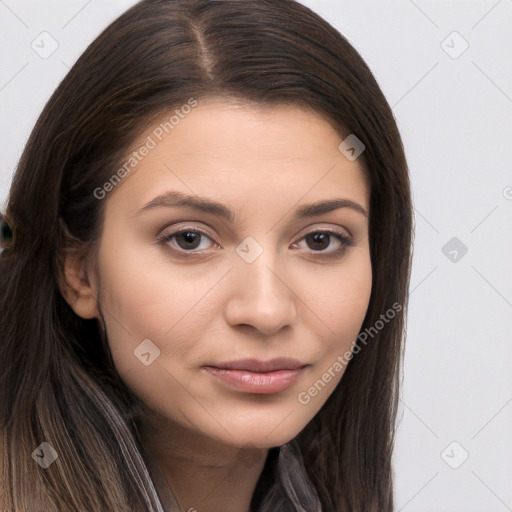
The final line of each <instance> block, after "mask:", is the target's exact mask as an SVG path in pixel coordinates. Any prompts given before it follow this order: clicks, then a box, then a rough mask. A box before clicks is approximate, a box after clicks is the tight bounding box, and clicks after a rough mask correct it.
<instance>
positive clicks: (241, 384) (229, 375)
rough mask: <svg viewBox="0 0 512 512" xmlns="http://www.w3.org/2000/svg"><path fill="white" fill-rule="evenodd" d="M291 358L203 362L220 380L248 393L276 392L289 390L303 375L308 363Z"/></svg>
mask: <svg viewBox="0 0 512 512" xmlns="http://www.w3.org/2000/svg"><path fill="white" fill-rule="evenodd" d="M309 366H311V365H309V364H304V363H301V362H300V361H298V360H296V359H292V358H277V359H272V360H270V361H259V360H256V359H240V360H238V361H230V362H226V363H216V364H215V365H207V366H204V367H203V368H204V370H206V372H207V373H208V374H210V375H211V376H212V377H214V378H215V379H216V380H217V381H218V382H219V383H221V384H223V385H225V386H227V387H229V388H231V389H233V388H234V389H236V390H239V391H243V392H245V393H256V394H274V393H280V392H282V391H286V390H287V389H289V388H290V387H292V386H293V385H294V384H296V383H297V381H298V380H299V379H300V377H301V376H302V374H303V373H304V371H305V370H306V368H307V367H309Z"/></svg>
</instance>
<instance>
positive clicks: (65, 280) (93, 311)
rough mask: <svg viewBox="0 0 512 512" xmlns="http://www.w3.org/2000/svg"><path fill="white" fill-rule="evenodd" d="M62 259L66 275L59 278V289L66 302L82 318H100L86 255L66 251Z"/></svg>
mask: <svg viewBox="0 0 512 512" xmlns="http://www.w3.org/2000/svg"><path fill="white" fill-rule="evenodd" d="M61 261H62V270H63V272H64V275H63V276H61V277H60V278H59V289H60V291H61V293H62V295H63V297H64V298H65V299H66V302H67V303H68V304H69V305H70V306H71V308H72V309H73V311H74V312H75V313H76V314H77V315H78V316H79V317H81V318H85V319H92V318H100V313H99V310H98V303H97V298H96V297H97V291H96V287H95V286H94V282H92V280H91V279H90V277H91V274H90V272H89V271H88V264H87V263H88V262H87V260H86V258H85V256H84V255H83V254H80V253H78V252H76V251H65V252H64V254H63V257H62V260H61Z"/></svg>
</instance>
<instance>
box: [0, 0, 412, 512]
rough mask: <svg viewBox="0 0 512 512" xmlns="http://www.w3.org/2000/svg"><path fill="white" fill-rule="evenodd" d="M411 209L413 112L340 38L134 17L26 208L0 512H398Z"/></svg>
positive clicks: (67, 103)
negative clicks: (397, 107)
mask: <svg viewBox="0 0 512 512" xmlns="http://www.w3.org/2000/svg"><path fill="white" fill-rule="evenodd" d="M411 209H412V208H411V197H410V188H409V180H408V172H407V164H406V160H405V156H404V150H403V146H402V142H401V138H400V135H399V132H398V129H397V126H396V123H395V121H394V118H393V114H392V111H391V109H390V107H389V105H388V103H387V101H386V99H385V98H384V96H383V94H382V92H381V91H380V89H379V87H378V85H377V83H376V81H375V79H374V77H373V75H372V74H371V72H370V70H369V69H368V67H367V66H366V64H365V63H364V61H363V60H362V58H361V57H360V55H359V54H358V53H357V51H356V50H355V49H354V48H353V47H352V46H351V45H350V44H349V43H348V42H347V40H346V39H345V38H344V37H343V36H341V35H340V34H339V33H338V32H337V31H336V30H335V29H334V28H333V27H331V26H330V25H329V24H328V23H327V22H325V21H324V20H322V19H321V18H320V17H319V16H317V15H316V14H314V13H313V12H311V11H310V10H309V9H307V8H306V7H304V6H302V5H301V4H298V3H296V2H294V1H292V0H277V1H276V0H255V1H253V2H250V3H248V2H245V1H243V0H144V1H142V2H140V3H138V4H136V5H135V6H134V7H132V8H131V9H129V10H128V11H127V12H126V13H124V14H123V15H122V16H121V17H119V18H118V19H117V20H116V21H114V22H113V23H112V24H111V25H110V26H109V27H108V28H107V29H106V30H105V31H104V32H103V33H102V34H101V35H100V36H99V37H98V38H97V39H96V40H95V41H94V42H93V43H92V44H91V45H90V47H89V48H88V49H87V50H86V51H85V53H84V54H83V55H82V56H81V57H80V59H79V60H78V61H77V63H76V64H75V66H74V67H73V68H72V70H71V71H70V72H69V74H68V75H67V77H66V78H65V79H64V80H63V82H62V83H61V84H60V86H59V87H58V89H57V91H56V92H55V93H54V95H53V96H52V98H51V99H50V101H49V102H48V104H47V105H46V107H45V109H44V111H43V113H42V115H41V116H40V118H39V120H38V122H37V124H36V126H35V129H34V131H33V133H32V135H31V137H30V140H29V141H28V143H27V146H26V148H25V151H24V153H23V155H22V158H21V160H20V162H19V165H18V168H17V170H16V173H15V176H14V180H13V183H12V186H11V190H10V194H9V198H8V202H7V207H6V211H5V214H4V217H3V223H4V226H3V229H2V233H3V242H2V243H3V247H4V250H3V252H2V253H1V255H0V290H1V291H0V301H1V309H2V315H1V318H0V333H1V334H0V336H1V338H0V341H1V343H0V357H1V362H2V364H1V368H2V369H1V373H0V379H1V382H0V384H1V385H0V389H1V391H0V404H1V408H0V410H1V412H2V418H1V419H2V421H1V427H0V429H1V432H2V436H1V441H2V450H1V452H0V453H1V461H0V462H1V464H0V467H1V471H2V486H3V487H2V493H1V494H0V496H1V498H0V499H1V502H0V505H1V507H0V508H1V509H2V510H13V511H16V512H29V511H30V512H34V511H35V510H41V511H43V510H44V511H45V512H48V511H55V512H56V511H84V510H90V511H92V510H94V511H96V510H114V511H119V512H121V511H122V512H127V511H148V510H149V511H163V510H166V511H170V510H173V511H174V510H189V511H193V510H197V511H199V512H203V511H204V512H211V511H218V510H223V511H234V512H246V511H276V510H279V511H308V512H309V511H324V512H328V511H340V512H341V511H363V510H364V511H378V512H382V511H391V510H392V509H393V486H392V468H391V454H392V446H393V435H394V422H395V416H396V406H397V400H398V383H399V369H400V361H401V354H402V352H401V351H402V342H403V337H404V324H405V311H406V306H407V304H406V302H407V287H408V283H409V272H410V258H411V254H410V253H411V238H412V212H411ZM197 242H199V243H198V244H197Z"/></svg>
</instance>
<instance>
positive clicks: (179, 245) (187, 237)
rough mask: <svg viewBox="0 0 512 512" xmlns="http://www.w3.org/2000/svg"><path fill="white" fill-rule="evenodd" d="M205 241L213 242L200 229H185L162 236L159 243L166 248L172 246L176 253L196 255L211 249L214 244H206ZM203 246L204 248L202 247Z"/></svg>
mask: <svg viewBox="0 0 512 512" xmlns="http://www.w3.org/2000/svg"><path fill="white" fill-rule="evenodd" d="M205 240H210V242H212V239H211V238H210V237H209V236H208V235H207V234H206V233H203V232H202V231H200V230H198V229H190V228H185V229H180V230H178V231H175V232H174V233H170V234H168V235H164V236H162V237H161V238H160V239H159V240H158V243H159V244H161V245H164V246H171V247H172V248H173V249H175V250H176V252H181V253H186V252H190V253H194V252H200V251H201V250H205V249H209V248H210V246H211V245H212V244H211V243H210V244H208V243H206V244H205V243H204V241H205ZM201 244H202V245H203V247H201Z"/></svg>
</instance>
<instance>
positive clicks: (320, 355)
mask: <svg viewBox="0 0 512 512" xmlns="http://www.w3.org/2000/svg"><path fill="white" fill-rule="evenodd" d="M186 110H187V111H188V109H186ZM172 114H174V111H173V112H170V113H169V115H168V116H165V119H163V120H162V122H165V121H166V120H167V121H168V120H169V118H170V116H171V115H172ZM158 127H159V124H158V123H156V124H155V126H153V127H152V128H151V129H149V130H148V131H147V132H146V133H144V134H143V135H142V136H141V138H140V141H139V142H140V143H138V144H136V145H135V146H134V147H135V149H136V150H137V151H138V156H137V157H136V158H137V163H136V165H135V166H134V167H133V168H132V167H131V166H126V168H125V170H126V169H130V171H129V172H127V173H126V176H125V178H124V180H123V181H122V182H121V183H120V184H119V185H117V187H115V189H114V190H112V191H111V192H109V193H108V194H107V195H106V197H105V198H104V199H103V200H104V201H106V214H105V222H104V226H103V232H102V238H101V243H100V248H99V253H98V272H99V276H100V277H101V288H100V289H98V288H96V284H93V289H94V292H95V293H96V294H97V295H96V296H98V299H99V305H98V307H99V310H100V311H101V312H102V315H103V317H104V320H105V325H106V331H107V336H108V341H109V345H110V349H111V352H112V357H113V360H114V363H115V366H116V368H117V371H118V372H119V374H120V376H121V378H122V379H123V381H124V382H125V383H126V384H127V385H128V387H129V388H131V389H132V390H133V392H134V393H135V394H136V395H138V396H139V398H141V399H142V400H143V401H144V402H145V404H146V405H147V406H148V407H149V409H150V410H152V411H154V412H156V413H157V414H158V415H159V416H161V417H163V418H165V419H166V420H169V421H170V422H171V423H172V424H177V425H178V426H180V427H184V428H185V429H187V430H189V431H192V432H194V433H197V434H202V435H204V436H207V437H208V438H211V439H214V440H216V441H219V442H221V443H224V444H228V445H231V446H239V447H241V446H244V445H247V444H248V443H250V444H251V445H255V446H257V447H259V448H265V447H270V446H277V445H282V444H284V443H286V442H288V441H289V440H291V439H292V438H293V437H295V436H296V435H297V434H298V433H299V432H300V431H301V430H302V429H303V428H304V427H305V426H306V424H307V423H308V422H309V421H310V420H311V419H312V418H313V417H314V415H315V414H316V413H317V412H318V410H319V409H320V408H321V407H322V405H323V404H324V403H325V401H326V400H327V398H328V397H329V395H330V394H331V393H332V392H333V390H334V388H335V387H336V385H337V383H338V382H339V381H340V379H341V377H342V374H343V371H344V369H345V364H344V363H343V364H342V363H340V361H344V362H346V358H345V357H344V354H345V352H346V351H347V350H351V348H352V344H353V342H354V340H355V338H356V337H357V335H358V333H359V330H360V328H361V324H362V322H363V319H364V316H365V313H366V310H367V306H368V302H369V299H370V292H371V285H372V280H371V263H370V253H369V240H368V218H367V216H366V215H365V214H364V212H362V211H358V210H359V208H358V207H353V206H352V205H351V203H347V205H346V206H344V207H337V208H336V207H334V208H329V207H325V208H322V207H319V208H317V211H316V212H315V211H314V209H313V208H309V209H306V210H304V207H305V206H306V205H311V204H313V203H322V202H328V201H337V200H340V199H341V200H347V201H351V202H353V203H355V204H356V205H359V207H360V209H361V210H363V209H364V210H366V211H368V208H369V189H368V187H367V184H366V181H365V177H364V174H363V170H362V167H361V166H360V164H359V162H358V160H355V161H351V160H349V159H347V158H346V157H345V156H344V155H343V154H342V153H341V152H340V150H339V149H338V145H339V144H340V143H341V141H342V139H341V138H340V136H339V135H338V134H337V133H336V132H335V131H334V129H333V128H332V127H331V126H330V125H329V124H328V123H327V122H326V121H325V120H323V119H322V118H321V117H317V116H316V115H314V114H312V113H308V112H306V111H304V110H301V109H299V108H297V107H285V106H280V107H276V108H273V109H271V108H269V107H266V108H264V107H251V108H250V107H248V106H240V105H239V104H235V103H233V102H224V101H222V100H220V99H217V100H209V101H201V102H199V104H198V105H197V106H195V108H192V109H191V111H190V113H188V114H187V115H183V114H182V115H181V116H180V119H179V123H177V124H176V125H175V126H174V127H173V128H172V129H169V125H167V131H168V133H167V132H166V131H165V130H164V129H163V128H162V126H161V125H160V128H158ZM148 137H149V138H148ZM160 139H161V140H160ZM142 146H146V148H148V149H147V150H141V151H139V149H140V148H141V147H142ZM132 156H133V155H132ZM128 158H129V157H128ZM127 160H128V159H127ZM132 164H133V161H132ZM107 188H109V187H108V185H107ZM166 194H168V196H166ZM156 198H159V199H158V201H155V200H156ZM206 201H209V202H215V203H218V204H219V206H216V207H214V208H210V209H209V210H205V209H204V208H203V207H198V206H194V203H201V204H202V202H206ZM220 205H222V206H220ZM203 206H204V205H203ZM228 212H231V213H230V214H228ZM300 212H302V214H301V213H300ZM179 230H184V231H185V232H184V233H182V234H181V235H180V234H176V232H177V231H179ZM326 231H328V232H329V234H322V233H321V232H326ZM337 235H339V237H340V238H338V236H337ZM97 282H98V281H97V280H95V279H94V280H93V283H97ZM354 357H357V356H354ZM277 358H286V360H282V361H275V365H274V366H268V367H265V366H264V365H265V363H268V362H270V364H271V365H272V364H273V362H272V361H273V360H275V359H277ZM290 358H291V359H293V361H290V360H288V359H290ZM244 360H245V361H244ZM336 362H338V363H337V364H336ZM228 367H229V368H228ZM294 368H295V369H294ZM297 368H298V369H297ZM265 370H266V371H265ZM271 370H272V371H271Z"/></svg>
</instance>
